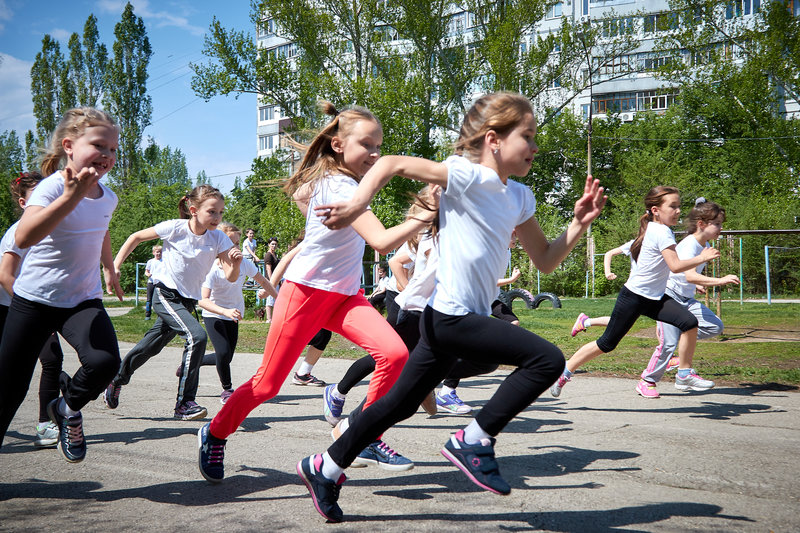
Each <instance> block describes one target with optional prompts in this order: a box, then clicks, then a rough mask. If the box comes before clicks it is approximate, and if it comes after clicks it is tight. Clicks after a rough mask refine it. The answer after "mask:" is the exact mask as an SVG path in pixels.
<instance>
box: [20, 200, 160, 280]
mask: <svg viewBox="0 0 800 533" xmlns="http://www.w3.org/2000/svg"><path fill="white" fill-rule="evenodd" d="M28 209H30V207H29V208H28ZM26 211H27V209H26ZM153 239H158V233H156V228H147V229H143V230H139V231H137V232H136V233H133V234H131V236H130V237H128V238H127V239H126V240H125V243H124V244H123V245H122V246H121V247H120V249H119V251H118V252H117V256H116V257H115V258H114V271H115V272H116V273H117V275H118V276H119V267H120V266H122V263H124V262H125V260H126V259H127V258H128V256H129V255H131V252H132V251H134V250H135V249H136V247H137V246H139V245H140V244H141V243H143V242H146V241H152V240H153Z"/></svg>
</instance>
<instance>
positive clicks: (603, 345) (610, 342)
mask: <svg viewBox="0 0 800 533" xmlns="http://www.w3.org/2000/svg"><path fill="white" fill-rule="evenodd" d="M619 341H620V339H612V338H606V336H605V335H603V336H602V337H600V338H599V339H597V347H598V348H599V349H600V351H601V352H603V353H608V352H613V351H614V349H615V348H616V347H617V344H619Z"/></svg>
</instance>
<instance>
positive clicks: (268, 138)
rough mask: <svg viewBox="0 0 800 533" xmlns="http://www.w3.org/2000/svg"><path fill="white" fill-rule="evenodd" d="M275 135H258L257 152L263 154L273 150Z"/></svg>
mask: <svg viewBox="0 0 800 533" xmlns="http://www.w3.org/2000/svg"><path fill="white" fill-rule="evenodd" d="M275 137H276V136H275V135H259V136H258V151H259V152H264V151H266V150H272V149H273V148H275Z"/></svg>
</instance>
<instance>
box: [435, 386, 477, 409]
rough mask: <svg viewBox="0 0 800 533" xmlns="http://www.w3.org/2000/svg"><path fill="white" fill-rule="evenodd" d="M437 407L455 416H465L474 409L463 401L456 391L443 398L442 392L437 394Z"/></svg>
mask: <svg viewBox="0 0 800 533" xmlns="http://www.w3.org/2000/svg"><path fill="white" fill-rule="evenodd" d="M436 407H437V408H438V409H441V410H442V411H447V412H448V413H452V414H454V415H465V414H467V413H469V412H470V411H472V407H470V406H469V405H467V404H465V403H464V402H462V401H461V398H459V397H458V394H456V391H454V390H452V391H450V394H445V395H444V396H442V392H441V391H439V392H437V393H436Z"/></svg>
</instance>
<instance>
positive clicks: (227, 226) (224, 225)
mask: <svg viewBox="0 0 800 533" xmlns="http://www.w3.org/2000/svg"><path fill="white" fill-rule="evenodd" d="M217 229H218V230H222V231H223V232H225V234H227V235H230V234H231V233H241V232H242V230H240V229H239V228H237V227H236V226H235V225H233V224H231V223H230V222H220V223H219V224H218V225H217Z"/></svg>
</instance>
